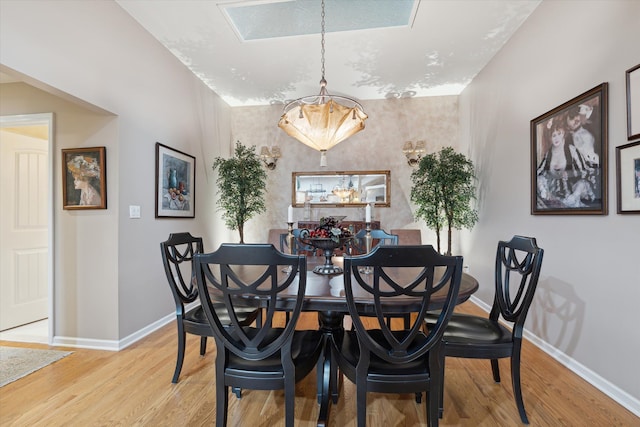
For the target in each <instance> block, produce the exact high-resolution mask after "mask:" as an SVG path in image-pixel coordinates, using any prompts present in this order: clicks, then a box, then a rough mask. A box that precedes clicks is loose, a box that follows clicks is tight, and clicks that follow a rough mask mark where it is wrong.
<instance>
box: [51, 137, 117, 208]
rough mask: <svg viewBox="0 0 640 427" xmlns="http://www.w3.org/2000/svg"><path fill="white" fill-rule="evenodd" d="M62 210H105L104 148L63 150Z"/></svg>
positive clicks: (105, 173)
mask: <svg viewBox="0 0 640 427" xmlns="http://www.w3.org/2000/svg"><path fill="white" fill-rule="evenodd" d="M62 208H63V209H106V208H107V171H106V148H105V147H93V148H73V149H64V150H62Z"/></svg>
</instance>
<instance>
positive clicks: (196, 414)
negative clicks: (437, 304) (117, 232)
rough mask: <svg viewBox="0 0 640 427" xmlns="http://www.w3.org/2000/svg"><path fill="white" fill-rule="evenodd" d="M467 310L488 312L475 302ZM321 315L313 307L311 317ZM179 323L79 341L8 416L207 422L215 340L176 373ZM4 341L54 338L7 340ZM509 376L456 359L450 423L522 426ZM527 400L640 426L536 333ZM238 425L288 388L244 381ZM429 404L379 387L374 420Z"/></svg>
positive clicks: (35, 421)
mask: <svg viewBox="0 0 640 427" xmlns="http://www.w3.org/2000/svg"><path fill="white" fill-rule="evenodd" d="M458 309H459V310H460V311H463V312H474V313H478V314H482V312H481V310H480V309H479V308H477V307H476V306H475V305H473V304H472V303H470V302H468V303H465V304H463V305H462V306H460V307H458ZM315 324H317V321H316V319H315V316H314V315H313V314H310V313H309V314H305V316H304V318H303V319H301V323H300V326H301V327H307V328H309V327H313V325H315ZM175 335H176V333H175V325H173V324H171V325H167V326H165V327H164V328H162V329H161V330H159V331H157V332H155V333H153V334H152V335H150V336H149V337H147V338H145V339H144V340H142V341H139V342H138V343H136V344H134V345H132V346H131V347H129V348H127V349H125V350H123V351H120V352H115V353H114V352H110V351H96V350H83V349H70V350H73V351H74V353H73V354H72V355H71V356H68V357H66V358H64V359H62V360H60V361H58V362H56V363H54V364H52V365H49V366H47V367H45V368H43V369H41V370H39V371H37V372H35V373H33V374H31V375H28V376H27V377H25V378H23V379H20V380H18V381H16V382H14V383H11V384H9V385H7V386H5V387H2V388H0V425H2V426H47V427H49V426H200V425H213V424H214V422H215V399H214V381H215V380H214V370H213V360H214V354H215V348H214V344H213V342H211V344H210V345H209V351H208V352H207V355H206V356H205V357H204V358H201V357H200V356H199V354H198V345H199V340H198V338H197V337H193V336H189V337H188V341H187V345H188V347H187V355H186V357H185V363H184V367H183V370H182V375H181V377H180V382H179V383H178V384H172V383H171V377H172V375H173V370H174V366H175V356H176V355H175V353H176V336H175ZM0 345H8V346H17V347H18V346H19V347H31V348H47V346H46V345H42V344H24V343H14V342H6V341H0ZM500 368H501V371H502V383H500V384H496V383H494V382H493V380H492V377H491V368H490V364H489V362H488V361H484V360H465V359H452V358H450V359H447V365H446V373H445V378H446V385H445V414H444V418H443V419H442V420H441V423H440V425H443V426H512V425H513V426H518V425H521V424H520V418H519V416H518V411H517V409H516V406H515V403H514V400H513V395H512V391H511V378H510V374H509V362H508V360H504V361H501V362H500ZM522 382H523V389H524V392H523V393H524V400H525V405H526V408H527V413H528V415H529V420H530V422H531V425H532V426H554V427H555V426H640V419H639V418H638V417H635V416H634V415H633V414H632V413H631V412H629V411H628V410H626V409H624V408H623V407H622V406H620V405H618V404H617V403H615V402H614V401H613V400H611V399H610V398H608V397H607V396H605V395H604V394H603V393H601V392H600V391H598V390H597V389H595V388H594V387H593V386H591V385H590V384H588V383H587V382H586V381H584V380H582V379H581V378H579V377H578V376H577V375H575V374H573V373H572V372H570V371H569V370H567V369H566V368H564V367H563V366H561V365H560V364H559V363H557V362H556V361H554V360H553V359H552V358H551V357H549V356H548V355H546V354H545V353H543V352H542V351H541V350H539V349H537V348H536V347H535V346H533V345H532V344H530V343H528V342H527V343H525V345H524V349H523V371H522ZM315 393H316V383H315V372H314V373H312V374H311V375H310V376H308V377H307V378H306V379H304V380H303V381H302V382H300V383H299V384H298V385H297V387H296V425H300V426H313V425H315V422H316V418H317V416H318V405H317V404H316V397H315ZM229 403H230V405H229V426H251V427H259V426H269V427H273V426H280V425H283V424H284V422H283V419H284V411H283V405H284V399H283V393H282V392H281V391H278V392H268V391H253V390H243V397H242V399H241V400H238V399H236V398H235V396H233V395H232V396H231V397H230V399H229ZM425 411H426V410H425V406H424V403H423V404H422V405H418V404H416V403H415V400H414V396H413V395H411V394H406V395H393V394H389V395H385V394H376V393H371V394H369V396H368V407H367V412H368V425H369V426H371V427H377V426H380V427H389V426H417V425H425V415H426V414H425ZM329 425H330V426H340V427H341V426H353V425H355V388H354V386H353V384H352V383H350V382H349V381H348V380H345V382H344V384H343V389H342V391H341V397H340V401H339V403H338V404H337V405H334V406H333V407H332V408H331V414H330V421H329Z"/></svg>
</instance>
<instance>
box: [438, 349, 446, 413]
mask: <svg viewBox="0 0 640 427" xmlns="http://www.w3.org/2000/svg"><path fill="white" fill-rule="evenodd" d="M445 360H447V358H446V357H443V358H442V360H441V362H440V363H441V365H442V368H441V370H440V372H441V377H440V380H441V384H440V393H438V418H442V417H443V416H444V362H445Z"/></svg>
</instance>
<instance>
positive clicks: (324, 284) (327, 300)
mask: <svg viewBox="0 0 640 427" xmlns="http://www.w3.org/2000/svg"><path fill="white" fill-rule="evenodd" d="M324 262H325V258H324V257H314V256H308V257H307V288H306V291H305V302H304V305H303V310H304V311H339V312H347V311H348V310H347V304H346V300H345V293H344V276H343V275H342V274H337V275H331V276H330V275H322V274H316V273H314V272H313V271H312V270H313V268H314V267H315V266H316V265H319V264H324ZM333 263H334V264H335V265H337V266H340V267H342V266H343V258H342V257H333ZM417 270H418V269H416V271H417ZM283 274H284V273H283ZM448 289H449V288H448V286H445V287H444V288H443V289H441V290H440V291H438V292H436V293H435V294H433V295H432V297H431V303H430V309H438V308H441V307H442V304H443V303H444V300H445V298H446V296H447V292H448ZM477 290H478V281H477V280H476V279H475V278H474V277H472V276H470V275H469V274H466V273H463V274H462V280H461V282H460V291H459V293H458V299H457V301H456V304H461V303H463V302H464V301H466V300H468V299H469V297H470V296H471V295H472V294H473V293H474V292H476V291H477ZM297 291H298V286H297V283H294V284H292V285H291V286H290V287H289V288H288V289H287V290H286V291H285V292H284V293H281V294H279V297H280V298H282V299H283V300H284V305H283V306H284V307H286V305H288V304H287V302H289V303H291V304H293V301H294V299H295V296H296V294H297ZM354 291H355V299H356V302H357V304H358V305H359V306H360V309H361V311H362V312H363V313H367V312H372V311H373V310H374V307H373V299H372V298H371V297H370V296H369V294H366V293H361V294H358V292H357V288H354ZM288 296H290V299H289V298H288ZM419 301H420V299H418V298H415V297H403V298H399V297H398V298H394V299H393V303H392V305H397V307H398V312H406V311H415V310H417V309H419V306H420V302H419Z"/></svg>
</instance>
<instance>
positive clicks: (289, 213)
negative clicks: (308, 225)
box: [287, 205, 293, 222]
mask: <svg viewBox="0 0 640 427" xmlns="http://www.w3.org/2000/svg"><path fill="white" fill-rule="evenodd" d="M287 222H293V206H291V205H289V209H288V210H287Z"/></svg>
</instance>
